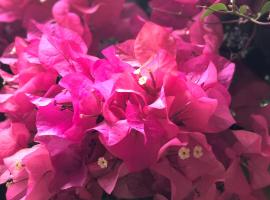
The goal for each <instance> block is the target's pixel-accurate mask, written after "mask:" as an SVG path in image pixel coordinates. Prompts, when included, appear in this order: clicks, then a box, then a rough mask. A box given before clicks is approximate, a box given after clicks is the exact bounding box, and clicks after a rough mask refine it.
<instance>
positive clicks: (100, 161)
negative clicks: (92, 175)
mask: <svg viewBox="0 0 270 200" xmlns="http://www.w3.org/2000/svg"><path fill="white" fill-rule="evenodd" d="M97 164H98V166H99V167H100V168H101V169H105V168H107V167H108V161H107V160H106V159H105V158H104V157H100V158H98V161H97Z"/></svg>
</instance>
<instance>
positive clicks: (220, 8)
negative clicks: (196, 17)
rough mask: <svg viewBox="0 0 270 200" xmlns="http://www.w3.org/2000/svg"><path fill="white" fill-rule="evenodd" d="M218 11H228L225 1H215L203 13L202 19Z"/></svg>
mask: <svg viewBox="0 0 270 200" xmlns="http://www.w3.org/2000/svg"><path fill="white" fill-rule="evenodd" d="M218 11H228V8H227V6H226V5H225V4H224V3H215V4H213V5H211V6H210V7H208V8H207V9H206V11H205V12H204V13H203V15H202V17H201V18H202V19H204V18H205V17H207V16H209V15H211V14H213V13H214V12H218Z"/></svg>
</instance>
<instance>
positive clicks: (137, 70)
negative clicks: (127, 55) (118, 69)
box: [133, 68, 141, 75]
mask: <svg viewBox="0 0 270 200" xmlns="http://www.w3.org/2000/svg"><path fill="white" fill-rule="evenodd" d="M140 73H141V69H140V68H138V69H136V70H134V71H133V74H135V75H139V74H140Z"/></svg>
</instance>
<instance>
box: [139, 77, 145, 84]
mask: <svg viewBox="0 0 270 200" xmlns="http://www.w3.org/2000/svg"><path fill="white" fill-rule="evenodd" d="M146 82H147V77H146V76H142V77H140V78H139V85H144V84H145V83H146Z"/></svg>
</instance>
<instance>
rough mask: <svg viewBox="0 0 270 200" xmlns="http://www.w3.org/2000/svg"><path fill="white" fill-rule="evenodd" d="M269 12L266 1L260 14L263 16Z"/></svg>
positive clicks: (268, 2)
mask: <svg viewBox="0 0 270 200" xmlns="http://www.w3.org/2000/svg"><path fill="white" fill-rule="evenodd" d="M269 11H270V1H267V2H266V3H265V4H264V5H263V6H262V8H261V11H260V14H261V15H264V14H265V13H267V12H269Z"/></svg>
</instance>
